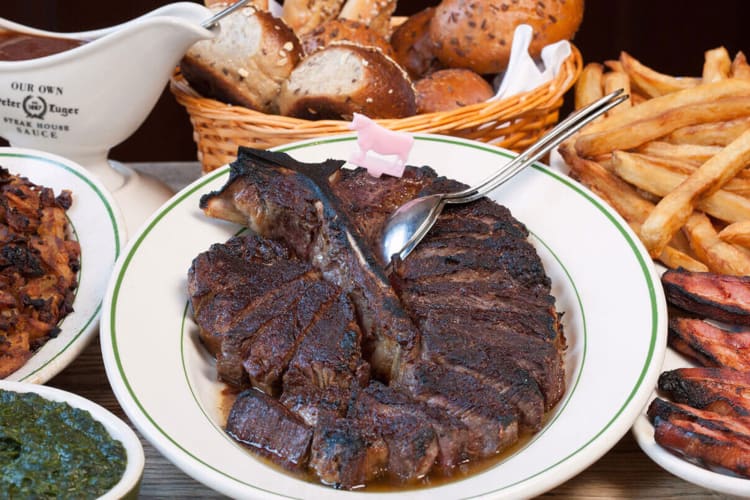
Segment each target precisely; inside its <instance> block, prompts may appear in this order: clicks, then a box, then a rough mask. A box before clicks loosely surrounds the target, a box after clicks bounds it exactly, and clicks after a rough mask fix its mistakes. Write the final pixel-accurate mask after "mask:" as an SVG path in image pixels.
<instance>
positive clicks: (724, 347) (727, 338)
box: [669, 315, 750, 371]
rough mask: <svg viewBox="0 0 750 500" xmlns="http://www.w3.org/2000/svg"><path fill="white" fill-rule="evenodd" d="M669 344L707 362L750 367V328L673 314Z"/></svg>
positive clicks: (746, 368) (691, 356)
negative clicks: (736, 328) (724, 326)
mask: <svg viewBox="0 0 750 500" xmlns="http://www.w3.org/2000/svg"><path fill="white" fill-rule="evenodd" d="M669 345H670V346H671V347H672V348H673V349H675V350H676V351H678V352H681V353H682V354H684V355H686V356H688V357H690V358H692V359H694V360H695V361H697V362H698V363H700V364H701V365H703V366H723V367H726V368H734V369H736V370H745V371H750V329H744V330H742V331H737V332H733V331H727V330H723V329H721V328H718V327H716V326H714V325H712V324H710V323H706V322H705V321H703V320H701V319H697V318H683V317H677V316H674V315H673V316H672V317H671V318H670V319H669Z"/></svg>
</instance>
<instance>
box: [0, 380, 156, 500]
mask: <svg viewBox="0 0 750 500" xmlns="http://www.w3.org/2000/svg"><path fill="white" fill-rule="evenodd" d="M0 389H3V390H6V391H13V392H17V393H25V392H33V393H35V394H38V395H40V396H42V397H43V398H45V399H47V400H50V401H61V402H65V403H68V404H69V405H70V406H72V407H74V408H80V409H82V410H86V411H88V412H89V413H90V414H91V416H92V417H93V418H94V419H95V420H97V421H99V422H101V424H102V425H103V426H104V428H105V429H106V430H107V432H109V434H110V436H112V438H114V439H116V440H118V441H120V442H121V443H122V445H123V446H124V447H125V452H126V453H127V465H126V466H125V471H124V472H123V474H122V477H121V478H120V481H119V482H118V483H117V484H115V485H114V486H113V487H112V489H110V490H109V491H108V492H107V493H105V494H104V495H102V496H101V497H100V498H101V499H113V500H114V499H120V498H137V497H138V490H139V488H140V482H141V476H142V475H143V467H144V464H145V461H146V459H145V456H144V453H143V446H142V445H141V441H140V440H139V439H138V436H137V435H136V434H135V432H133V429H131V428H130V426H128V425H127V424H126V423H125V422H123V421H122V420H120V419H119V418H118V417H117V416H115V415H114V414H113V413H111V412H110V411H109V410H106V409H104V408H102V407H101V406H99V405H98V404H96V403H94V402H92V401H89V400H88V399H85V398H82V397H81V396H77V395H75V394H73V393H70V392H66V391H63V390H60V389H55V388H53V387H48V386H45V385H38V384H29V383H24V382H10V381H4V380H0Z"/></svg>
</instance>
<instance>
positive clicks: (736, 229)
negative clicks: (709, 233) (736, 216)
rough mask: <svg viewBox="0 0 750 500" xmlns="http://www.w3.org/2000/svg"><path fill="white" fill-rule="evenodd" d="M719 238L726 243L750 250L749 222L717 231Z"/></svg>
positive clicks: (730, 225) (742, 222)
mask: <svg viewBox="0 0 750 500" xmlns="http://www.w3.org/2000/svg"><path fill="white" fill-rule="evenodd" d="M719 238H721V239H722V240H724V241H726V242H727V243H733V244H735V245H742V246H743V247H745V248H750V220H745V221H741V222H735V223H734V224H729V225H728V226H727V227H725V228H724V229H722V230H721V231H719Z"/></svg>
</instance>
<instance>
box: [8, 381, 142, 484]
mask: <svg viewBox="0 0 750 500" xmlns="http://www.w3.org/2000/svg"><path fill="white" fill-rule="evenodd" d="M126 465H127V454H126V451H125V448H124V446H123V444H122V443H121V442H120V441H118V440H116V439H114V438H112V437H111V436H110V434H109V433H108V432H107V430H106V429H105V428H104V426H103V425H102V424H101V423H100V422H98V421H97V420H95V419H94V418H93V417H92V416H91V414H90V413H89V412H88V411H86V410H82V409H79V408H74V407H72V406H71V405H69V404H68V403H65V402H58V401H50V400H48V399H45V398H43V397H41V396H39V395H38V394H34V393H31V392H27V393H22V392H13V391H6V390H3V389H0V497H1V498H96V497H99V496H101V495H102V494H104V493H106V492H107V491H109V490H110V489H111V488H112V487H113V486H114V485H115V484H117V483H118V481H120V478H121V477H122V475H123V472H124V471H125V467H126Z"/></svg>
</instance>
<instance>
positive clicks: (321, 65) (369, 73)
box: [279, 42, 416, 120]
mask: <svg viewBox="0 0 750 500" xmlns="http://www.w3.org/2000/svg"><path fill="white" fill-rule="evenodd" d="M279 105H280V108H281V114H283V115H288V116H295V117H298V118H305V119H310V120H316V119H345V120H351V118H352V116H353V114H354V113H361V114H363V115H367V116H369V117H370V118H402V117H405V116H410V115H413V114H414V113H415V112H416V102H415V97H414V88H413V87H412V84H411V81H410V80H409V77H408V75H407V74H406V72H405V71H404V70H403V69H401V68H400V67H399V66H398V65H397V64H396V63H395V62H394V61H393V60H392V59H390V58H388V57H387V56H385V55H384V54H383V53H382V52H381V51H380V50H378V49H375V48H372V47H360V46H357V45H353V44H350V43H342V42H337V43H333V44H331V45H328V46H327V47H325V48H323V49H320V50H318V51H317V52H315V53H313V54H311V55H309V56H307V57H306V58H305V59H304V60H303V61H302V62H300V63H299V64H298V65H297V67H296V68H295V69H294V71H292V74H291V75H290V76H289V79H288V80H287V82H286V83H285V84H284V86H283V87H282V89H281V96H280V97H279Z"/></svg>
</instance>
